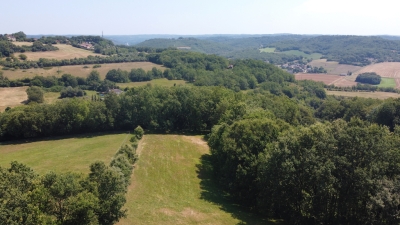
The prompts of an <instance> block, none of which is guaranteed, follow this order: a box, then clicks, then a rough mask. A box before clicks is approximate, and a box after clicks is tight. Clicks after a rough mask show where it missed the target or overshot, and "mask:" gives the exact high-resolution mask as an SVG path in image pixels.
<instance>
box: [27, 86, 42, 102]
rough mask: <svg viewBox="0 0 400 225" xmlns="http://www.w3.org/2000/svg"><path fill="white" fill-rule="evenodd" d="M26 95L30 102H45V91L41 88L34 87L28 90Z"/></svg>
mask: <svg viewBox="0 0 400 225" xmlns="http://www.w3.org/2000/svg"><path fill="white" fill-rule="evenodd" d="M26 93H27V94H28V101H29V102H37V103H42V102H44V97H43V95H44V94H43V91H42V89H41V88H40V87H36V86H32V87H29V88H28V89H26Z"/></svg>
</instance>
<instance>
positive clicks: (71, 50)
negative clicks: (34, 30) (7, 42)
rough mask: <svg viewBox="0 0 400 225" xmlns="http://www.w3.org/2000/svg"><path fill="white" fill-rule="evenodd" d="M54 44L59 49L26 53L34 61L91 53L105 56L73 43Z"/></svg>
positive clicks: (79, 56) (70, 57)
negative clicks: (76, 46) (74, 45)
mask: <svg viewBox="0 0 400 225" xmlns="http://www.w3.org/2000/svg"><path fill="white" fill-rule="evenodd" d="M14 43H17V42H14ZM28 43H29V42H28ZM31 45H32V44H31ZM53 46H55V47H57V48H59V50H57V51H47V52H25V53H24V54H25V55H26V56H27V57H28V60H34V61H37V60H39V59H40V58H45V59H57V60H61V59H73V58H86V57H88V56H89V55H92V56H103V55H101V54H97V53H94V52H92V51H88V50H85V49H81V48H75V47H73V46H72V45H65V44H56V45H53Z"/></svg>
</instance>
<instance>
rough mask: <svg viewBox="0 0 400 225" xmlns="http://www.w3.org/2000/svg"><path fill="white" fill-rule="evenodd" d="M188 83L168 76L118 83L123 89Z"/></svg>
mask: <svg viewBox="0 0 400 225" xmlns="http://www.w3.org/2000/svg"><path fill="white" fill-rule="evenodd" d="M186 84H187V83H186V81H184V80H168V79H166V78H161V79H154V80H151V81H144V82H129V83H117V85H118V86H119V87H120V88H121V89H124V88H126V87H128V88H132V87H140V86H145V85H158V86H163V87H172V86H174V85H186Z"/></svg>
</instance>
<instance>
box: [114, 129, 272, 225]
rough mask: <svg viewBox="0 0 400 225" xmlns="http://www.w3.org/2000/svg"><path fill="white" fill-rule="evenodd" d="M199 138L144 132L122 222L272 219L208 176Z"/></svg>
mask: <svg viewBox="0 0 400 225" xmlns="http://www.w3.org/2000/svg"><path fill="white" fill-rule="evenodd" d="M208 152H209V150H208V146H207V144H206V143H205V142H203V141H202V140H201V138H200V137H193V136H178V135H145V137H144V139H143V140H142V141H141V143H140V145H139V149H138V153H139V154H140V156H139V161H138V163H137V164H136V168H135V170H134V174H133V175H132V184H131V186H130V187H129V191H128V195H127V204H126V207H127V209H128V217H127V218H126V219H123V220H122V221H120V222H119V223H118V224H120V225H121V224H270V223H271V224H272V222H268V221H267V220H263V219H261V218H259V217H257V216H255V215H252V214H249V213H245V212H243V211H241V210H240V209H239V208H238V207H237V206H235V205H234V204H232V203H230V202H229V201H228V200H227V199H226V198H224V195H223V194H222V193H221V192H219V191H218V189H217V188H216V187H215V185H214V183H213V182H211V180H210V170H209V166H207V165H208V163H207V162H208V161H207V158H208V156H209V155H208Z"/></svg>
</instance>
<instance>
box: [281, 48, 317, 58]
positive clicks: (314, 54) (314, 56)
mask: <svg viewBox="0 0 400 225" xmlns="http://www.w3.org/2000/svg"><path fill="white" fill-rule="evenodd" d="M279 53H283V54H286V55H295V56H303V57H304V58H308V59H320V58H321V57H322V54H320V53H312V54H307V53H304V52H302V51H299V50H290V51H283V52H279Z"/></svg>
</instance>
